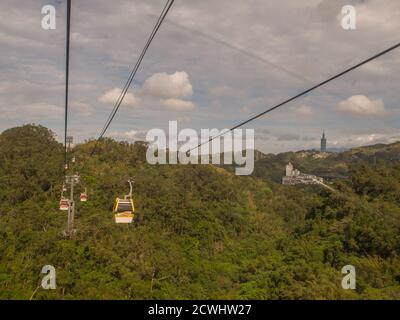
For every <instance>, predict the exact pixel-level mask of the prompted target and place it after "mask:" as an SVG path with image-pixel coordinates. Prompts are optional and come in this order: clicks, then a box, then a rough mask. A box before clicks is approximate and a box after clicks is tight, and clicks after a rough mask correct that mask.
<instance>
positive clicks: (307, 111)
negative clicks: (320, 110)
mask: <svg viewBox="0 0 400 320" xmlns="http://www.w3.org/2000/svg"><path fill="white" fill-rule="evenodd" d="M296 112H297V113H298V114H301V115H305V116H311V115H312V114H314V109H313V108H312V107H310V106H305V105H303V106H300V107H298V108H297V109H296Z"/></svg>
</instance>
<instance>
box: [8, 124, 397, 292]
mask: <svg viewBox="0 0 400 320" xmlns="http://www.w3.org/2000/svg"><path fill="white" fill-rule="evenodd" d="M92 147H93V141H89V142H87V143H85V144H81V145H78V146H77V147H76V148H75V149H74V155H75V157H76V160H77V162H76V165H75V168H72V170H73V171H77V172H79V173H80V175H81V177H82V182H81V185H80V186H78V187H77V190H76V192H77V193H76V197H77V196H79V192H80V191H81V190H82V189H83V188H85V187H86V188H87V190H88V194H89V201H88V202H87V203H77V213H76V219H75V222H76V228H77V230H78V231H77V233H76V235H75V236H73V237H72V238H65V237H64V236H63V235H62V231H63V230H64V229H65V226H66V219H67V217H66V213H65V212H62V211H59V210H58V200H59V196H60V191H61V184H62V179H63V148H62V145H61V144H59V143H58V142H57V141H56V140H55V139H54V137H53V134H52V133H51V132H50V131H49V130H47V129H46V128H44V127H40V126H34V125H26V126H23V127H18V128H12V129H9V130H6V131H4V132H3V133H2V134H1V135H0V298H1V299H29V298H30V297H32V298H33V299H189V298H190V299H368V298H377V299H389V298H397V299H399V298H400V258H399V254H400V182H399V179H400V165H399V164H398V163H397V162H391V163H389V162H386V163H379V162H378V165H376V166H371V165H369V164H368V163H362V164H357V165H354V166H352V165H350V166H349V179H348V180H345V181H339V182H336V183H335V184H334V188H336V189H337V190H338V192H337V193H328V192H327V191H325V190H321V189H319V188H318V187H316V186H313V187H292V186H282V185H279V184H276V183H274V182H271V181H268V180H267V179H259V178H257V177H238V176H235V175H233V174H231V173H230V172H228V171H226V170H224V169H222V168H216V167H214V166H212V165H186V166H184V165H159V166H151V165H148V164H147V163H146V160H145V151H146V149H145V146H144V145H143V144H141V143H136V144H128V143H121V142H116V141H113V140H111V139H107V140H105V141H103V142H102V143H101V145H100V148H99V150H98V152H97V154H95V155H94V156H92V157H90V156H89V154H90V151H91V148H92ZM264 160H265V159H264ZM130 177H133V178H134V179H135V181H136V183H135V190H134V192H135V204H136V211H137V218H136V221H135V223H134V224H131V225H117V224H115V223H114V222H113V218H112V213H111V210H112V204H113V200H114V198H115V197H116V196H118V195H119V196H122V195H124V194H126V193H127V191H128V189H127V183H126V181H127V179H128V178H130ZM348 264H351V265H354V266H355V267H356V271H357V288H356V290H344V289H342V287H341V280H342V277H343V275H342V274H341V269H342V267H343V266H345V265H348ZM44 265H53V266H54V267H55V268H56V272H57V289H56V290H43V289H41V288H39V289H38V290H37V291H36V292H35V290H36V289H37V288H38V287H39V286H40V282H41V279H42V277H43V276H44V275H42V274H41V273H40V272H41V269H42V267H43V266H44ZM34 292H35V294H34V295H33V296H32V294H33V293H34Z"/></svg>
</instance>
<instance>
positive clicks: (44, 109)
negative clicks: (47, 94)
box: [0, 103, 64, 119]
mask: <svg viewBox="0 0 400 320" xmlns="http://www.w3.org/2000/svg"><path fill="white" fill-rule="evenodd" d="M0 111H1V116H2V117H3V118H4V119H21V117H22V116H21V115H23V119H26V118H29V119H57V118H60V117H61V116H62V115H63V114H64V108H62V107H60V106H57V105H54V104H47V103H31V104H26V105H20V106H14V108H13V109H6V110H0Z"/></svg>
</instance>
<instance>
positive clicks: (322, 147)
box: [321, 130, 326, 152]
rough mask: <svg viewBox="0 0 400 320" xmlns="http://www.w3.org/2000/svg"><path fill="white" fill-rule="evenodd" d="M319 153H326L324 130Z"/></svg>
mask: <svg viewBox="0 0 400 320" xmlns="http://www.w3.org/2000/svg"><path fill="white" fill-rule="evenodd" d="M321 152H326V138H325V130H324V131H323V133H322V138H321Z"/></svg>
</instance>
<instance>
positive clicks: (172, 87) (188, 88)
mask: <svg viewBox="0 0 400 320" xmlns="http://www.w3.org/2000/svg"><path fill="white" fill-rule="evenodd" d="M142 92H143V93H144V94H147V95H151V96H154V97H158V98H162V99H174V98H178V97H188V96H191V95H192V94H193V87H192V85H191V83H190V81H189V76H188V74H187V73H186V72H184V71H183V72H175V73H174V74H167V73H155V74H153V75H152V76H151V77H150V78H148V79H147V80H146V81H145V83H144V85H143V88H142Z"/></svg>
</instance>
